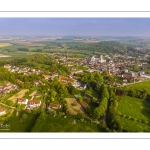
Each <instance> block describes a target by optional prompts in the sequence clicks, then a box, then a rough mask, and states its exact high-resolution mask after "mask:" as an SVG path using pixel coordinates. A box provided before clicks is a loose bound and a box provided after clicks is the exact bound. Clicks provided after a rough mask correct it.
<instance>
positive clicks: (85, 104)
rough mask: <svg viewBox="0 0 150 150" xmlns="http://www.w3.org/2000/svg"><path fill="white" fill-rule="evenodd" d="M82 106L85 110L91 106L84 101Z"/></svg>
mask: <svg viewBox="0 0 150 150" xmlns="http://www.w3.org/2000/svg"><path fill="white" fill-rule="evenodd" d="M81 105H82V107H83V108H85V109H86V108H87V107H88V106H89V105H88V104H87V103H86V102H85V101H82V102H81Z"/></svg>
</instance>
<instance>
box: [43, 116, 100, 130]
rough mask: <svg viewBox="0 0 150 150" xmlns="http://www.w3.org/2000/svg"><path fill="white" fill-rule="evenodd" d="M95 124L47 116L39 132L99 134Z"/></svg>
mask: <svg viewBox="0 0 150 150" xmlns="http://www.w3.org/2000/svg"><path fill="white" fill-rule="evenodd" d="M101 131H102V130H101V129H99V127H98V126H97V125H96V124H95V123H91V122H89V121H86V122H81V121H77V122H76V124H74V119H73V118H62V117H53V116H51V115H48V116H47V118H46V120H45V124H44V125H43V128H42V130H41V132H101Z"/></svg>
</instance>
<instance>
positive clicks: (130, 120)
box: [118, 96, 150, 132]
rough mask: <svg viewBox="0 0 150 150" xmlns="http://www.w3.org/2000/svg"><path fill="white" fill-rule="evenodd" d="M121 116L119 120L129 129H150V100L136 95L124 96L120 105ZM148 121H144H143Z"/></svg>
mask: <svg viewBox="0 0 150 150" xmlns="http://www.w3.org/2000/svg"><path fill="white" fill-rule="evenodd" d="M118 111H119V112H120V113H121V115H122V117H121V116H118V120H119V122H120V124H121V125H122V126H123V128H124V129H126V130H128V131H133V132H134V131H150V126H149V125H148V123H149V122H150V115H149V114H150V102H148V101H146V100H141V99H138V98H134V97H129V96H123V97H122V99H121V101H120V102H119V105H118ZM143 121H144V122H147V123H142V122H143Z"/></svg>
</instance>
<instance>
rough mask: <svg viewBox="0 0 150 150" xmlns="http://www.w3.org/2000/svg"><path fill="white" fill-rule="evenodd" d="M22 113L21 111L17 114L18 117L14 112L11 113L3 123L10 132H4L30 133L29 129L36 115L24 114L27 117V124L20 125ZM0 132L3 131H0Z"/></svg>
mask: <svg viewBox="0 0 150 150" xmlns="http://www.w3.org/2000/svg"><path fill="white" fill-rule="evenodd" d="M23 113H24V112H23V111H22V112H21V113H19V115H18V116H16V111H15V112H14V113H13V115H12V116H11V117H10V118H9V119H8V121H6V122H5V123H4V124H9V125H10V130H6V131H5V132H30V129H31V127H32V126H33V125H34V123H35V121H36V119H37V117H38V115H37V114H29V113H26V114H27V115H28V117H29V120H28V122H27V123H21V122H20V118H21V116H22V114H23ZM0 132H4V131H3V130H0Z"/></svg>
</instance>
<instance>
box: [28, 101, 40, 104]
mask: <svg viewBox="0 0 150 150" xmlns="http://www.w3.org/2000/svg"><path fill="white" fill-rule="evenodd" d="M40 102H41V101H40V100H30V101H28V104H29V105H33V104H40Z"/></svg>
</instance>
